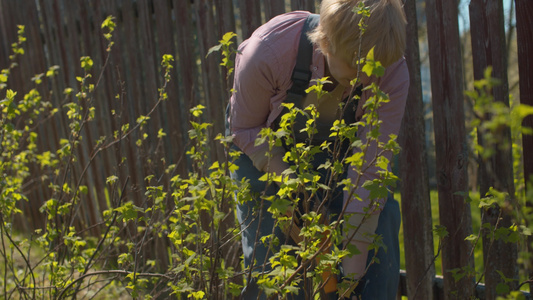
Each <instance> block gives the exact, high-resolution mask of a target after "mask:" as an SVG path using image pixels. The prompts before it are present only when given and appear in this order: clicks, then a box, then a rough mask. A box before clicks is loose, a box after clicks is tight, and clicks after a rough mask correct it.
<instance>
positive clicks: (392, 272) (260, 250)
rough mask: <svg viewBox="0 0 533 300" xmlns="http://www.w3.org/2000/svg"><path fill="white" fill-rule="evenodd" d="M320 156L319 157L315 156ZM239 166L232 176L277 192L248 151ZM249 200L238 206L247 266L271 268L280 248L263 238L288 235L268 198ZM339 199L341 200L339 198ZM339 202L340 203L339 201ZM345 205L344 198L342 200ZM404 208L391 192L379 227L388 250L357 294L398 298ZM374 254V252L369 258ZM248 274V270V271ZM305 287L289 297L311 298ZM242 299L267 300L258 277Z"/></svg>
mask: <svg viewBox="0 0 533 300" xmlns="http://www.w3.org/2000/svg"><path fill="white" fill-rule="evenodd" d="M315 158H316V157H315ZM235 164H236V165H238V166H239V169H238V170H237V171H236V172H234V173H233V174H231V175H232V178H234V179H237V180H241V179H243V178H246V179H248V180H249V182H250V189H251V191H252V192H257V193H260V192H263V191H265V189H266V193H267V194H269V195H272V194H274V193H276V191H277V186H275V185H271V186H268V187H266V183H265V182H263V181H259V180H258V179H259V177H261V176H262V175H263V172H261V171H259V170H257V168H255V167H254V166H253V164H252V161H251V160H250V159H249V158H248V156H246V155H245V154H241V156H240V157H239V158H238V159H237V160H236V161H235ZM256 199H257V201H249V202H246V203H244V204H238V205H237V218H238V220H239V223H240V224H241V230H242V249H243V255H244V266H245V268H246V270H249V268H253V271H254V272H261V271H265V272H268V271H269V270H271V268H270V266H269V265H268V262H269V261H268V258H269V257H271V256H272V254H273V253H275V252H276V251H277V249H274V248H272V247H269V246H268V244H269V243H267V245H265V244H264V243H262V242H261V237H263V236H267V235H270V234H274V235H275V236H276V237H277V238H278V239H279V240H280V242H281V243H284V242H286V241H287V238H286V236H285V235H284V234H283V233H282V232H281V230H280V229H279V228H278V227H277V226H275V220H274V218H273V217H272V215H271V214H270V213H269V212H268V211H267V209H268V207H269V204H270V203H269V202H268V201H261V200H260V199H259V198H256ZM336 202H338V201H336ZM337 204H338V203H337ZM341 204H342V201H341ZM334 206H335V207H333V209H332V210H333V212H334V213H335V212H336V211H337V209H338V207H339V205H334ZM400 218H401V216H400V209H399V205H398V202H397V201H396V200H394V199H393V197H392V196H391V195H389V199H388V200H387V202H386V204H385V207H384V209H383V211H382V212H381V214H380V217H379V223H378V227H377V230H376V233H377V234H380V235H382V236H383V243H384V244H385V246H386V248H387V249H386V250H385V249H382V248H380V249H379V251H378V253H377V258H378V259H379V261H380V263H379V264H378V263H375V264H373V265H371V266H370V268H369V270H368V272H367V274H366V275H365V276H364V277H363V278H362V280H361V282H360V284H359V287H358V289H357V293H359V294H360V295H362V299H364V300H367V299H368V300H388V299H391V300H392V299H395V297H396V291H397V290H398V282H399V269H400V254H399V243H398V233H399V229H400ZM373 256H374V253H373V252H370V253H369V255H368V257H369V261H370V259H371V258H372V257H373ZM246 274H248V273H246ZM245 278H246V279H247V276H246V275H245ZM305 293H306V291H305V289H303V288H302V289H301V290H300V292H299V294H298V295H291V296H292V298H290V297H289V299H302V300H303V299H310V298H309V297H306V295H305ZM241 299H246V300H248V299H266V295H265V293H264V292H262V291H261V290H260V289H259V287H258V286H257V284H256V280H255V279H254V278H253V277H252V278H251V281H250V282H248V284H247V285H246V286H245V288H244V289H243V291H242V294H241Z"/></svg>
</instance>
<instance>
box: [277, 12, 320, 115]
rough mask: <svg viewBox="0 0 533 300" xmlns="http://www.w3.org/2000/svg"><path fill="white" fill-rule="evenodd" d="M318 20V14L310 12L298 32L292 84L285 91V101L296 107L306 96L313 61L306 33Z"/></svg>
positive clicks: (310, 44) (311, 47)
mask: <svg viewBox="0 0 533 300" xmlns="http://www.w3.org/2000/svg"><path fill="white" fill-rule="evenodd" d="M319 20H320V16H319V15H318V14H310V15H309V16H308V17H307V19H305V23H304V26H303V29H302V33H301V34H300V42H299V44H298V56H297V59H296V66H295V67H294V70H293V71H292V77H291V79H292V86H291V88H290V89H289V90H288V91H287V99H286V100H285V102H292V103H294V104H295V105H296V106H297V107H301V105H300V104H301V101H302V99H303V98H304V97H305V96H306V92H305V90H306V89H307V88H308V87H309V81H310V80H311V76H312V72H311V69H310V66H311V63H312V62H313V43H311V41H310V40H309V38H308V37H307V33H308V32H309V31H311V30H313V29H314V28H315V27H316V26H317V25H318V21H319Z"/></svg>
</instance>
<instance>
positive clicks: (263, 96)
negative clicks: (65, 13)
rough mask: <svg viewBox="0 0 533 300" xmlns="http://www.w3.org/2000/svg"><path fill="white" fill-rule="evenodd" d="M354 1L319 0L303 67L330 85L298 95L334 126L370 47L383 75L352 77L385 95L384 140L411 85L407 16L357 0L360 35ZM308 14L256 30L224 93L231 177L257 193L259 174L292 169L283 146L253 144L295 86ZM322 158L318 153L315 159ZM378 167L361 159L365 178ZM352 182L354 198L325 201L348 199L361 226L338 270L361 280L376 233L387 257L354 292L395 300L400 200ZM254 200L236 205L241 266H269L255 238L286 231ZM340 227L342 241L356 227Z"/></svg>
mask: <svg viewBox="0 0 533 300" xmlns="http://www.w3.org/2000/svg"><path fill="white" fill-rule="evenodd" d="M359 2H360V0H323V1H322V4H321V7H320V22H319V25H318V26H317V27H316V29H315V30H313V31H312V32H311V33H310V34H309V39H310V41H311V42H312V43H313V47H314V50H315V51H313V54H312V62H311V65H310V66H309V70H310V71H311V74H312V75H311V78H312V79H319V78H322V77H325V76H328V77H329V80H330V81H331V82H332V83H331V84H328V85H326V86H325V89H327V90H329V91H330V93H329V94H328V96H327V97H324V98H320V99H317V97H316V95H315V94H308V95H307V96H306V97H305V99H303V106H304V107H305V106H306V105H309V104H314V105H315V106H316V107H317V110H318V112H319V113H320V117H319V121H321V122H325V123H327V122H330V123H331V122H332V121H333V120H334V119H336V118H337V117H338V116H339V112H338V104H339V102H340V101H341V100H342V99H344V98H346V97H347V96H348V95H349V94H350V91H352V88H353V87H352V86H351V80H352V79H354V78H355V77H357V75H358V74H359V72H358V66H357V62H358V61H359V59H358V58H359V57H360V55H359V53H362V54H363V55H362V56H363V57H364V56H365V55H366V53H367V52H368V51H369V50H370V49H372V48H373V49H374V56H375V59H376V60H377V61H380V62H381V64H382V65H383V66H385V67H386V70H385V74H384V75H383V76H382V77H380V78H375V77H367V76H361V75H360V76H359V77H360V84H361V85H362V87H365V86H368V85H369V84H370V83H372V82H375V83H377V84H378V85H379V88H380V89H381V90H382V91H383V92H384V93H386V94H388V96H389V99H390V101H389V102H387V103H384V104H382V105H381V106H380V107H379V108H378V111H377V112H378V116H379V120H380V121H381V126H380V134H381V135H380V138H379V139H380V141H386V140H388V139H389V135H390V134H395V135H397V134H398V132H399V129H400V125H401V120H402V117H403V112H404V107H405V102H406V97H407V90H408V86H409V77H408V71H407V66H406V63H405V59H404V58H403V51H404V48H405V24H406V20H405V15H404V13H403V8H402V5H401V3H400V1H399V0H369V1H364V5H365V6H366V7H367V8H368V9H369V12H370V15H369V16H368V17H365V19H364V20H363V22H364V24H365V26H366V29H365V32H364V34H361V30H360V27H359V21H360V20H361V18H363V17H364V16H363V15H362V14H357V13H355V12H354V8H355V7H356V6H357V5H358V3H359ZM309 14H310V13H309V12H304V11H296V12H291V13H286V14H283V15H280V16H277V17H275V18H273V19H272V20H270V21H269V22H267V23H266V24H264V25H263V26H261V27H260V28H258V29H257V30H256V31H255V32H254V33H253V34H252V36H251V37H250V38H249V39H247V40H246V41H244V42H243V43H242V44H241V45H240V46H239V53H238V54H237V57H236V65H235V78H234V86H233V88H234V90H235V92H234V94H233V95H232V97H231V99H230V107H231V108H230V114H229V123H230V124H231V126H230V130H231V134H232V136H233V137H234V139H233V143H234V146H235V147H236V148H238V149H240V150H241V151H242V152H243V154H242V155H241V157H240V158H239V159H238V160H237V161H236V164H237V165H238V166H239V169H238V170H237V171H236V172H235V173H234V174H232V175H233V176H234V178H237V179H242V178H246V179H248V180H250V183H251V189H252V191H254V192H258V193H261V192H263V191H265V182H263V181H259V180H258V179H259V178H260V177H261V176H262V175H263V174H264V173H265V172H270V173H274V174H277V175H280V174H281V173H282V172H283V171H284V170H285V169H287V168H288V167H289V165H288V163H287V162H285V161H283V156H284V154H285V152H286V149H285V148H283V147H275V148H274V149H272V150H270V151H271V153H270V158H269V157H268V156H267V155H266V152H267V151H269V150H268V146H267V145H265V144H263V145H258V146H256V145H255V140H256V138H257V137H258V135H259V132H260V131H261V129H262V128H265V127H273V126H276V125H277V124H276V122H278V117H279V115H280V113H281V111H282V108H283V107H282V106H281V104H282V103H283V102H284V101H286V98H287V91H288V90H289V89H290V88H291V86H292V84H293V81H292V79H291V75H292V72H293V69H294V66H295V64H296V59H297V52H298V46H299V36H300V33H301V32H302V28H303V26H304V24H305V21H306V19H307V17H308V16H309ZM311 84H314V83H313V82H311ZM371 93H372V92H371V90H363V92H362V95H361V100H360V101H359V105H358V106H357V109H356V111H355V112H352V113H353V114H355V117H356V118H359V117H360V116H361V115H363V113H364V110H363V106H362V104H363V103H365V101H366V100H367V99H368V98H369V97H371V95H372V94H371ZM302 108H303V107H302ZM368 130H369V128H368V127H364V128H360V129H359V132H358V136H359V137H360V138H361V140H362V141H363V143H365V141H366V136H367V132H368ZM376 149H377V143H376V142H372V143H371V144H370V148H368V149H367V152H366V153H367V160H368V158H370V157H371V156H372V155H376ZM353 151H361V150H360V149H354V150H353ZM381 155H384V156H385V157H386V158H388V159H389V160H390V159H391V157H392V153H391V152H385V153H383V154H381ZM327 158H328V157H327V154H325V155H324V156H323V157H322V158H320V159H319V160H325V159H327ZM377 171H378V167H377V166H375V165H368V167H367V168H365V172H364V173H363V174H362V179H363V181H362V182H364V181H366V180H373V179H375V178H377V177H378V174H377ZM346 176H347V177H348V178H350V179H351V180H352V181H353V182H354V183H355V180H356V178H357V172H356V171H355V170H354V169H352V168H349V169H348V171H347V174H346ZM358 186H359V187H358V188H357V189H356V190H355V194H357V195H358V196H359V197H360V198H361V199H362V200H363V201H357V200H354V198H353V194H351V193H350V192H347V191H344V192H343V196H342V197H340V198H339V199H338V200H334V201H336V202H338V203H333V204H332V207H336V210H334V211H333V213H338V211H339V207H342V206H343V205H345V206H346V210H345V213H348V214H351V217H350V218H349V223H350V224H352V225H354V226H360V228H359V230H357V232H356V233H355V236H354V238H353V239H351V240H349V241H347V242H349V243H351V244H353V245H354V246H356V247H357V248H358V249H359V251H360V252H361V253H360V254H359V255H353V256H352V257H346V258H345V259H344V260H343V262H342V269H343V273H344V274H345V275H347V274H350V275H352V276H353V277H354V278H355V279H360V278H361V276H363V275H364V273H365V268H366V266H367V258H368V246H369V245H370V244H371V243H372V238H371V237H370V236H371V235H373V234H374V233H378V234H379V233H381V234H383V239H384V242H385V244H386V245H387V246H388V248H389V249H388V251H387V253H385V252H384V251H379V252H378V254H379V255H382V258H380V260H381V263H380V264H374V265H373V266H372V269H371V270H369V272H368V273H367V274H366V276H365V278H364V279H363V280H362V281H361V283H362V284H360V292H361V293H362V294H361V295H362V298H363V299H394V295H395V294H396V290H397V285H398V271H399V270H398V268H399V259H398V256H399V254H398V245H397V238H398V230H399V218H400V217H399V208H398V205H397V202H395V201H394V200H392V199H389V201H386V199H370V198H369V191H368V190H366V189H364V188H362V187H360V186H361V185H360V184H359V185H358ZM268 188H269V190H267V191H266V192H267V194H274V193H275V192H276V188H277V187H276V186H269V187H268ZM259 201H260V200H259V199H256V201H255V202H254V201H251V202H248V203H244V204H238V205H237V214H238V218H239V221H240V223H241V227H242V230H243V233H242V244H243V252H244V260H245V266H246V267H247V268H257V267H258V266H261V265H262V264H265V263H267V264H268V258H269V257H270V256H271V255H272V253H271V251H269V248H268V247H267V246H265V245H264V244H263V243H261V242H260V237H262V236H266V235H269V234H271V233H272V232H273V230H274V231H275V233H276V235H278V236H280V237H283V233H282V232H281V231H280V230H279V229H277V228H274V227H275V225H274V219H273V218H272V215H271V214H270V213H269V212H268V211H267V209H268V203H263V205H258V203H259ZM375 203H381V205H378V209H375V210H373V211H372V213H371V214H370V216H369V217H364V215H365V212H366V211H367V209H368V208H369V207H374V206H375ZM385 203H386V204H385ZM384 204H385V205H384ZM330 213H331V212H330ZM380 215H381V217H380ZM363 219H364V222H362V221H363ZM378 225H379V226H378ZM376 228H377V231H376ZM345 231H346V232H344V233H343V234H344V236H345V237H348V236H351V235H352V233H353V230H345ZM262 270H266V271H268V270H269V268H268V266H266V268H263V269H262ZM293 296H294V297H293V298H294V299H305V296H304V293H302V292H300V293H298V295H293ZM258 297H259V298H265V295H264V293H261V291H260V290H259V289H258V287H257V285H256V283H255V281H254V280H252V281H251V282H249V283H248V284H247V286H246V287H245V289H244V290H243V299H257V298H258Z"/></svg>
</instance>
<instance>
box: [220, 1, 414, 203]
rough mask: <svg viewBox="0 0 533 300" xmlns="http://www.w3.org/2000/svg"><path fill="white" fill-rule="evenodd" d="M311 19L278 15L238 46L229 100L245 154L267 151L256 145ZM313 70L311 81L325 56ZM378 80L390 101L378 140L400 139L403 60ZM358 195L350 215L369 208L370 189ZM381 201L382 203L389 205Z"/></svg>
mask: <svg viewBox="0 0 533 300" xmlns="http://www.w3.org/2000/svg"><path fill="white" fill-rule="evenodd" d="M308 15H309V12H305V11H295V12H290V13H286V14H283V15H280V16H277V17H275V18H273V19H272V20H270V21H269V22H267V23H266V24H264V25H263V26H261V27H259V28H258V29H257V30H256V31H255V32H254V33H253V34H252V36H251V37H250V38H249V39H247V40H245V41H244V42H242V43H241V44H240V46H239V54H237V57H236V64H235V78H234V85H233V88H234V90H235V92H234V93H233V95H232V97H231V99H230V101H231V114H230V118H231V130H232V134H233V136H234V143H235V145H236V146H238V147H239V148H240V149H241V150H242V151H243V152H244V153H245V154H247V155H250V154H253V153H255V152H256V151H266V149H265V147H266V145H262V146H258V147H256V146H254V141H255V139H256V138H257V136H258V133H259V131H260V130H261V128H264V127H269V126H271V125H272V122H273V121H274V120H275V119H276V118H277V117H278V115H279V114H280V112H281V110H282V107H281V103H282V102H283V101H284V99H285V96H286V93H287V90H288V89H289V88H290V87H291V85H292V81H291V74H292V70H293V68H294V66H295V64H296V55H297V51H298V42H299V37H300V33H301V31H302V28H303V24H304V22H305V19H306V17H307V16H308ZM315 49H316V47H315ZM310 68H311V70H312V79H317V78H322V77H324V73H325V58H324V55H323V54H322V53H321V52H320V51H314V53H313V59H312V64H311V66H310ZM374 80H375V81H376V82H377V83H378V85H379V87H380V89H381V90H382V91H383V92H384V93H386V94H388V95H389V98H390V101H389V102H388V103H385V104H383V105H382V106H381V107H380V108H379V109H378V114H379V118H380V120H381V121H382V124H381V129H380V132H381V136H380V140H381V141H383V142H386V141H388V139H389V135H390V134H395V135H398V132H399V130H400V126H401V122H402V117H403V114H404V108H405V102H406V98H407V92H408V88H409V74H408V70H407V64H406V62H405V59H404V58H402V59H400V60H399V61H397V62H396V63H394V64H392V65H391V66H389V67H388V68H387V69H386V71H385V75H384V76H383V77H381V78H378V79H374ZM310 84H313V83H312V82H311V83H310ZM347 92H349V89H348V90H347ZM370 93H371V92H370V91H364V92H363V94H362V97H361V100H360V103H365V101H366V100H367V99H368V98H369V97H370V96H371V95H370ZM367 131H368V128H361V129H360V130H359V132H358V136H359V137H360V138H361V139H362V141H363V143H364V142H365V140H366V138H365V137H366V134H367ZM376 148H377V147H376V145H375V144H374V145H372V146H371V147H370V149H369V151H368V152H367V156H368V157H373V156H375V154H376ZM354 151H359V150H358V149H355V150H354ZM384 155H385V156H386V157H387V158H388V159H389V160H390V159H391V157H392V153H386V154H384ZM377 171H378V168H377V167H375V166H370V168H368V169H367V171H366V172H365V173H364V174H362V178H361V179H362V181H360V184H359V186H360V185H362V183H363V182H365V181H366V180H373V179H375V178H377V176H378V175H377ZM356 176H357V174H356V172H355V171H354V170H352V169H351V168H350V170H349V171H348V177H349V178H351V179H352V180H356V178H357V177H356ZM356 193H357V194H358V195H359V196H360V197H361V199H362V200H363V201H350V203H349V204H348V207H347V212H363V210H364V208H365V207H368V203H369V202H370V199H368V195H369V191H367V190H366V189H365V188H362V187H360V188H358V189H357V190H356ZM347 198H348V193H346V192H345V199H344V201H348V199H347ZM378 200H379V201H380V202H382V203H383V202H384V201H385V199H378Z"/></svg>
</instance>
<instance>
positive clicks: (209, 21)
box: [195, 0, 227, 162]
mask: <svg viewBox="0 0 533 300" xmlns="http://www.w3.org/2000/svg"><path fill="white" fill-rule="evenodd" d="M195 10H196V20H197V32H198V44H199V49H200V52H199V55H200V60H201V62H202V63H201V68H202V81H203V85H202V86H203V88H204V94H203V96H204V97H205V98H204V100H205V101H204V103H205V104H206V106H207V108H206V115H205V118H207V120H209V122H210V123H212V124H213V130H212V131H211V132H210V134H211V135H212V137H211V141H210V142H211V143H210V147H211V162H213V161H217V160H223V159H224V150H223V149H222V147H221V145H220V143H219V142H218V141H216V140H215V139H214V138H215V136H216V135H217V133H222V132H224V111H225V108H226V107H225V104H226V103H227V99H225V97H226V92H225V91H224V90H223V88H222V80H223V79H222V78H221V76H220V53H213V54H210V55H209V56H207V53H208V51H209V48H211V47H213V46H215V45H217V44H218V40H219V39H220V38H221V37H220V38H217V37H216V35H215V32H216V30H214V28H215V21H214V18H215V17H214V14H213V3H212V0H196V1H195Z"/></svg>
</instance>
